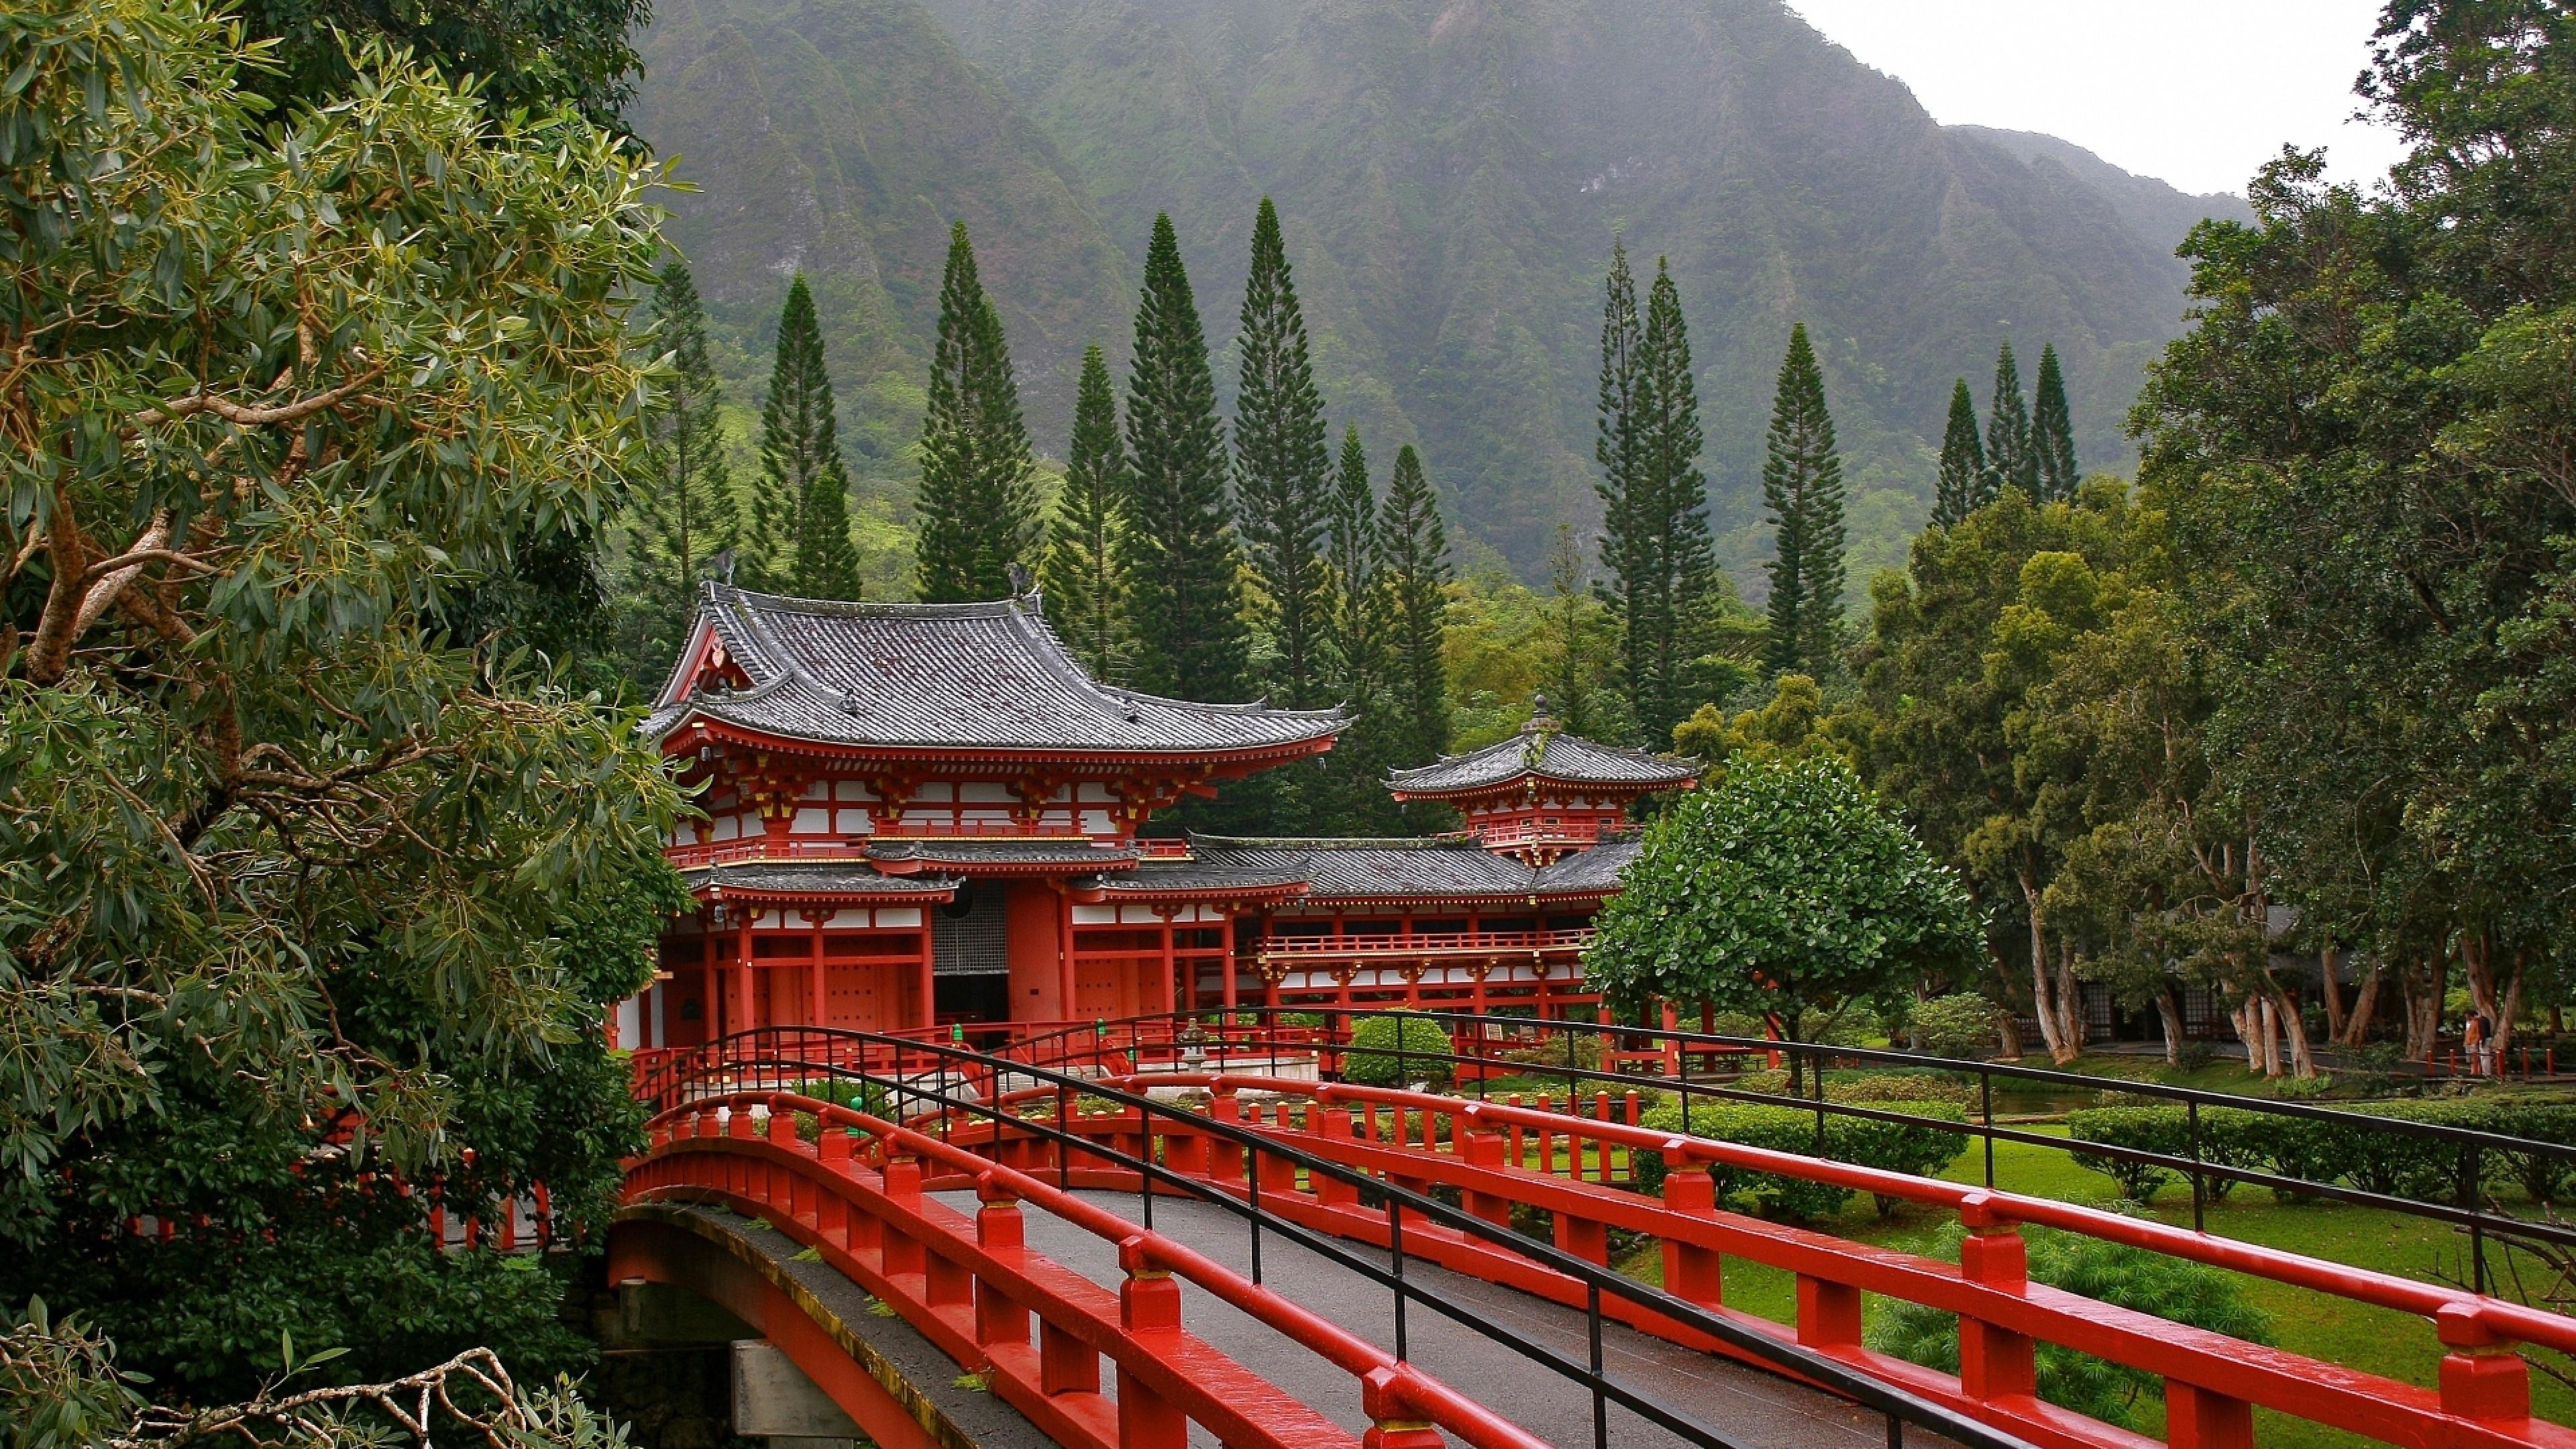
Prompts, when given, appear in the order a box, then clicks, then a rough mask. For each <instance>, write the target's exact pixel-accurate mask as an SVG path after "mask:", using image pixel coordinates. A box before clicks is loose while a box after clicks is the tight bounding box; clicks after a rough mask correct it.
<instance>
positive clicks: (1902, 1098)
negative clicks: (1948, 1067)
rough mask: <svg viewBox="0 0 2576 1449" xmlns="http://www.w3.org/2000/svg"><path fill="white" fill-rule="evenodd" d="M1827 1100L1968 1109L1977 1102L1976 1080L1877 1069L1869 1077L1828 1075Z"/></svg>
mask: <svg viewBox="0 0 2576 1449" xmlns="http://www.w3.org/2000/svg"><path fill="white" fill-rule="evenodd" d="M1825 1100H1826V1101H1828V1102H1858V1103H1863V1104H1865V1105H1873V1106H1874V1105H1876V1104H1878V1103H1880V1102H1947V1103H1949V1104H1950V1105H1951V1106H1953V1107H1958V1108H1961V1109H1963V1110H1964V1109H1966V1108H1968V1107H1972V1106H1975V1105H1976V1103H1977V1100H1978V1098H1977V1088H1976V1084H1975V1083H1973V1082H1963V1081H1960V1080H1959V1079H1958V1078H1956V1077H1952V1076H1946V1075H1936V1074H1934V1073H1931V1072H1874V1073H1872V1074H1870V1075H1868V1076H1865V1077H1850V1078H1845V1079H1841V1080H1837V1079H1835V1078H1833V1077H1827V1078H1826V1079H1825Z"/></svg>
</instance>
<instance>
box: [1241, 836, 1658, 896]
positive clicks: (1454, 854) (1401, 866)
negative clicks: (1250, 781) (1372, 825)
mask: <svg viewBox="0 0 2576 1449" xmlns="http://www.w3.org/2000/svg"><path fill="white" fill-rule="evenodd" d="M1190 845H1191V850H1192V852H1193V854H1194V855H1195V856H1196V857H1197V862H1196V863H1197V864H1199V865H1202V866H1207V867H1214V868H1218V869H1223V870H1228V871H1237V872H1242V873H1244V874H1246V875H1249V874H1252V873H1255V872H1302V874H1303V877H1304V878H1305V879H1306V880H1309V881H1312V882H1313V883H1314V888H1313V889H1312V890H1310V891H1308V892H1307V895H1306V898H1307V899H1308V900H1314V901H1336V900H1340V901H1388V900H1522V901H1526V900H1528V899H1529V898H1530V897H1532V896H1538V897H1540V898H1542V899H1544V898H1546V897H1549V896H1555V895H1568V896H1591V895H1599V894H1601V893H1602V891H1603V890H1604V889H1605V887H1602V886H1598V885H1595V884H1593V883H1592V877H1591V875H1588V874H1582V873H1568V874H1566V875H1565V876H1563V877H1561V878H1554V879H1552V878H1551V877H1552V876H1553V875H1554V873H1555V872H1557V871H1560V870H1563V869H1564V868H1565V867H1566V866H1568V865H1571V864H1572V863H1573V860H1579V859H1581V858H1582V856H1584V855H1590V854H1595V853H1597V852H1594V851H1585V852H1579V853H1578V854H1577V855H1576V856H1575V857H1573V858H1572V859H1570V860H1568V861H1565V862H1560V863H1559V864H1558V865H1555V866H1550V867H1548V868H1546V869H1544V870H1533V869H1532V868H1530V867H1529V866H1528V865H1526V864H1524V863H1523V862H1521V861H1519V860H1517V859H1515V858H1513V857H1511V856H1508V855H1501V854H1497V853H1496V852H1494V851H1490V850H1487V849H1486V848H1485V847H1484V846H1482V845H1479V844H1477V843H1476V842H1475V841H1473V840H1466V839H1460V838H1457V837H1443V838H1438V839H1414V838H1398V839H1386V840H1365V839H1362V840H1296V839H1288V840H1278V839H1245V838H1240V837H1232V836H1212V835H1199V836H1193V837H1191V840H1190ZM1604 848H1605V849H1612V848H1616V847H1604ZM1628 853H1629V854H1633V850H1630V851H1629V852H1628ZM1620 864H1624V860H1623V861H1620V862H1615V863H1613V862H1605V863H1604V865H1603V866H1601V867H1596V868H1595V869H1596V871H1597V872H1598V873H1601V874H1605V875H1606V876H1607V877H1608V878H1609V879H1610V880H1611V881H1612V882H1613V884H1612V885H1610V886H1609V887H1606V889H1612V890H1615V889H1617V886H1616V880H1617V876H1618V868H1619V865H1620Z"/></svg>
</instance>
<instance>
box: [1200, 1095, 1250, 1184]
mask: <svg viewBox="0 0 2576 1449" xmlns="http://www.w3.org/2000/svg"><path fill="white" fill-rule="evenodd" d="M1208 1120H1209V1121H1211V1122H1227V1123H1234V1122H1241V1121H1242V1120H1243V1102H1242V1099H1240V1098H1238V1097H1236V1096H1235V1094H1234V1093H1233V1092H1232V1091H1230V1090H1226V1089H1219V1090H1218V1092H1217V1093H1216V1095H1215V1096H1214V1097H1212V1098H1210V1099H1209V1101H1208ZM1207 1175H1208V1176H1209V1177H1211V1178H1213V1179H1215V1180H1216V1181H1218V1182H1240V1181H1242V1180H1243V1146H1242V1144H1240V1143H1237V1142H1234V1141H1231V1140H1229V1139H1227V1138H1223V1137H1220V1138H1218V1139H1216V1140H1215V1141H1213V1142H1210V1143H1209V1144H1208V1162H1207Z"/></svg>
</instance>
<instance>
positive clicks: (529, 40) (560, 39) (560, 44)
mask: <svg viewBox="0 0 2576 1449" xmlns="http://www.w3.org/2000/svg"><path fill="white" fill-rule="evenodd" d="M647 11H648V6H647V4H646V0H541V3H533V4H532V3H527V0H516V3H510V4H499V3H494V0H434V3H429V4H413V5H403V6H389V5H381V4H373V3H369V0H250V3H248V4H245V5H243V6H241V7H240V8H239V12H238V13H239V14H240V16H241V21H242V26H243V28H244V30H245V32H246V34H247V38H249V39H251V40H262V39H271V38H273V39H274V40H275V41H276V48H275V50H274V52H273V54H272V59H271V62H270V63H269V64H265V65H262V66H261V67H259V68H258V69H256V70H253V71H251V72H250V73H249V74H248V75H247V76H245V77H244V79H243V82H242V86H243V89H244V90H246V91H248V92H251V93H253V94H256V95H260V96H264V97H266V98H268V99H269V100H270V101H272V102H276V103H279V104H292V103H294V102H297V101H312V102H319V101H325V100H329V99H332V98H336V97H338V96H341V95H343V94H346V93H347V92H348V91H349V90H350V89H351V88H352V87H354V86H356V85H357V84H359V76H358V72H357V71H356V70H353V69H352V66H351V56H350V51H349V42H351V41H352V40H373V41H378V42H381V43H382V44H383V45H385V46H386V47H387V48H388V49H391V48H396V47H399V48H402V49H405V50H408V51H410V52H411V53H412V54H413V55H414V56H416V57H418V58H419V59H420V61H421V62H422V63H424V64H427V65H433V66H436V67H437V68H438V71H439V73H440V74H441V75H443V76H445V77H446V78H447V79H448V80H449V81H450V82H452V83H454V84H457V85H460V86H461V85H463V84H465V83H466V81H467V80H468V79H469V78H471V79H472V80H473V81H474V83H475V84H476V85H477V86H478V87H479V95H480V97H481V99H482V101H483V103H484V105H485V107H486V108H487V109H488V110H489V111H490V113H491V114H492V115H493V116H494V117H495V118H498V117H501V116H506V115H508V114H509V113H510V112H512V111H515V110H520V109H532V110H539V111H544V110H551V109H553V108H555V107H556V106H559V105H564V104H570V105H573V106H576V107H578V108H579V109H580V111H581V113H582V115H583V116H584V118H586V119H587V120H589V121H590V122H591V123H592V124H594V125H599V126H604V127H610V128H614V127H616V126H617V125H618V112H619V110H620V109H621V108H622V107H623V106H624V105H625V104H626V102H627V101H628V100H629V99H631V98H632V96H633V94H634V89H635V77H636V75H637V73H638V72H640V71H641V70H642V69H643V62H642V60H641V58H640V57H638V56H637V55H636V53H635V51H634V48H633V46H632V45H630V44H629V43H628V33H629V32H630V31H633V30H637V29H640V28H642V26H643V24H644V21H645V19H646V15H647Z"/></svg>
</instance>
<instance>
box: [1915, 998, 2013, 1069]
mask: <svg viewBox="0 0 2576 1449" xmlns="http://www.w3.org/2000/svg"><path fill="white" fill-rule="evenodd" d="M2002 1019H2003V1013H2002V1011H2001V1010H2000V1009H1999V1008H1997V1007H1996V1005H1995V1004H1994V1003H1993V1002H1991V1001H1988V1000H1987V999H1985V998H1984V997H1982V996H1979V995H1977V994H1976V993H1975V992H1973V991H1962V992H1959V993H1957V994H1956V995H1952V996H1935V997H1933V998H1932V999H1931V1000H1929V1001H1920V1002H1916V1003H1915V1006H1914V1010H1913V1012H1912V1014H1911V1015H1910V1016H1908V1018H1907V1020H1906V1029H1907V1031H1908V1032H1909V1033H1911V1034H1912V1037H1913V1040H1914V1049H1915V1050H1916V1051H1919V1052H1930V1053H1931V1054H1932V1055H1934V1056H1936V1057H1990V1056H1993V1055H1994V1054H1995V1052H1996V1050H1997V1049H1998V1048H1999V1046H2000V1045H2001V1038H2000V1037H1999V1036H1998V1034H1997V1030H1996V1024H1997V1023H1998V1022H2000V1021H2001V1020H2002Z"/></svg>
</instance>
